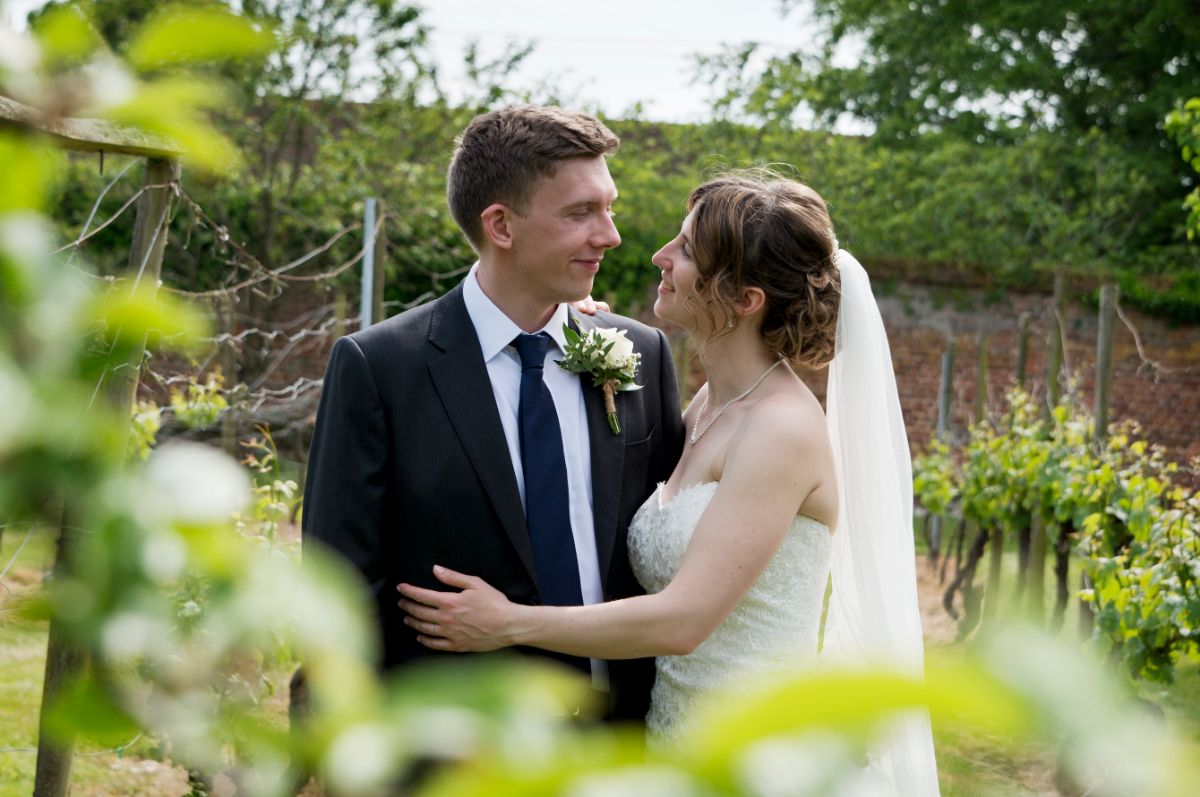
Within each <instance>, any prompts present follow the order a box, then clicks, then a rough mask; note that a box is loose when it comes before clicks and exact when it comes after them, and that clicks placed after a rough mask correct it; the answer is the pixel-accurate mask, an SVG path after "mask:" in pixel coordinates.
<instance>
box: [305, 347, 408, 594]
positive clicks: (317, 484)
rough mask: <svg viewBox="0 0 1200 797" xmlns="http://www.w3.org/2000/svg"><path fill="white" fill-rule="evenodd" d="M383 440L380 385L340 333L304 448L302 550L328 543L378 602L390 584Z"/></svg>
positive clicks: (385, 442) (359, 351)
mask: <svg viewBox="0 0 1200 797" xmlns="http://www.w3.org/2000/svg"><path fill="white" fill-rule="evenodd" d="M387 441H388V434H387V424H386V422H385V421H384V416H383V407H382V405H381V404H380V400H379V391H378V389H377V388H376V386H375V381H374V379H373V378H372V376H371V371H370V368H369V367H368V365H367V361H366V358H365V357H364V356H363V352H362V349H360V348H359V346H358V344H357V343H356V342H355V341H354V340H352V339H351V338H341V339H340V340H338V341H337V343H335V344H334V347H333V351H332V352H331V353H330V355H329V365H328V366H327V367H326V369H325V382H324V385H323V388H322V392H321V403H320V405H319V406H318V408H317V422H316V428H315V430H314V432H313V441H312V446H311V448H310V449H309V454H308V477H307V479H306V480H305V487H304V511H303V521H302V535H303V536H302V541H303V550H305V551H309V550H311V549H313V548H314V547H317V546H320V547H324V548H332V549H333V550H334V551H336V552H337V553H338V554H340V555H341V556H342V557H344V558H345V559H347V560H348V561H349V562H350V563H351V564H352V565H353V566H354V567H355V568H356V569H357V570H358V571H359V572H360V573H362V575H363V578H364V579H365V580H366V581H367V583H368V585H369V587H370V589H371V592H372V593H373V595H374V597H375V600H376V601H377V602H378V601H379V600H381V598H382V597H383V593H384V592H386V587H387V584H386V575H385V570H384V557H383V556H382V552H381V533H380V528H381V524H382V519H383V502H384V491H385V487H386V471H387V467H388V447H387Z"/></svg>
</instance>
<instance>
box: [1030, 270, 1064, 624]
mask: <svg viewBox="0 0 1200 797" xmlns="http://www.w3.org/2000/svg"><path fill="white" fill-rule="evenodd" d="M1066 301H1067V299H1066V275H1065V274H1064V273H1063V272H1061V271H1060V272H1058V273H1057V274H1055V275H1054V298H1053V300H1052V303H1051V312H1050V331H1049V332H1048V333H1047V336H1046V348H1047V349H1048V355H1047V357H1046V400H1045V403H1044V404H1043V405H1042V412H1041V418H1042V423H1043V424H1044V425H1046V427H1047V428H1048V427H1049V424H1050V423H1052V421H1053V418H1052V414H1053V412H1054V407H1056V406H1057V405H1058V399H1059V396H1060V395H1062V385H1061V383H1060V382H1059V371H1061V370H1062V362H1063V346H1064V345H1065V341H1064V340H1063V339H1062V327H1063V319H1064V318H1065V316H1066ZM1046 547H1047V539H1046V523H1045V519H1044V518H1043V516H1042V512H1041V510H1040V509H1039V508H1037V507H1034V510H1033V517H1031V518H1030V535H1029V567H1028V569H1027V571H1026V574H1025V578H1026V595H1027V598H1028V608H1029V614H1030V615H1031V617H1032V618H1033V620H1034V622H1036V623H1038V624H1039V625H1040V624H1041V623H1043V622H1045V619H1046V614H1045V613H1046Z"/></svg>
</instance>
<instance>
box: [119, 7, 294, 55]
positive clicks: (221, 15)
mask: <svg viewBox="0 0 1200 797" xmlns="http://www.w3.org/2000/svg"><path fill="white" fill-rule="evenodd" d="M274 46H275V37H274V35H273V34H271V33H268V32H266V31H264V30H262V29H261V28H259V27H256V26H255V25H253V24H251V23H250V22H249V21H248V20H245V19H243V18H241V17H238V16H237V15H235V14H232V13H230V12H229V11H226V10H224V9H219V8H187V7H182V6H173V7H170V8H167V9H165V10H163V11H161V12H159V13H158V14H157V15H155V16H154V17H153V18H152V19H151V20H150V21H149V22H147V23H146V24H145V25H144V26H142V28H141V30H139V31H138V32H137V34H136V35H135V36H134V38H133V41H132V42H131V43H130V45H129V49H128V51H127V55H128V57H129V60H130V61H131V62H132V63H133V64H134V66H136V67H138V68H139V69H154V68H156V67H161V66H167V65H171V64H183V63H193V62H201V61H217V60H223V59H226V58H245V57H250V56H258V55H265V54H266V53H268V52H270V51H271V49H272V48H273V47H274Z"/></svg>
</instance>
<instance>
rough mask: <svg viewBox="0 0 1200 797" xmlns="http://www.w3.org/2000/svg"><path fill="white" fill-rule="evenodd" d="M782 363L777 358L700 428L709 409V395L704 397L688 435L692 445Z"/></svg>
mask: <svg viewBox="0 0 1200 797" xmlns="http://www.w3.org/2000/svg"><path fill="white" fill-rule="evenodd" d="M782 363H783V360H776V361H775V362H774V363H772V364H771V367H770V368H768V369H767V370H765V371H763V374H762V376H760V377H759V378H758V379H756V380H755V382H754V384H753V385H751V386H750V387H748V388H747V389H746V390H745V391H743V392H742V393H740V394H738V395H736V396H734V397H733V398H731V399H730V400H729V401H726V402H725V403H724V404H722V405H721V409H719V410H717V412H716V414H714V415H713V416H712V417H711V418H709V419H708V423H706V424H704V428H703V429H701V428H700V416H701V415H703V414H704V411H705V410H706V409H708V396H707V395H706V396H705V397H704V403H703V404H701V405H700V411H699V412H697V413H696V420H695V421H694V422H693V423H692V434H691V436H689V437H688V439H689V440H690V441H691V443H692V445H696V441H697V440H699V439H700V438H701V437H704V435H705V433H706V432H708V430H709V429H711V428H712V425H713V424H714V423H716V422H717V419H718V418H720V417H721V416H722V415H724V414H725V410H727V409H729V408H730V407H732V406H733V405H734V404H737V403H738V402H739V401H741V400H742V399H744V398H745V397H746V396H749V395H750V394H751V393H753V392H754V389H755V388H757V387H758V386H759V385H761V384H762V383H763V380H764V379H766V378H767V377H768V376H769V375H770V374H771V372H772V371H774V370H775V369H776V368H778V367H779V366H780V365H781V364H782Z"/></svg>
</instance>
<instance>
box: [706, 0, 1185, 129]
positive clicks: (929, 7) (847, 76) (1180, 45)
mask: <svg viewBox="0 0 1200 797" xmlns="http://www.w3.org/2000/svg"><path fill="white" fill-rule="evenodd" d="M800 4H801V3H800V0H784V2H783V4H782V5H783V9H784V11H785V13H786V12H790V11H792V10H793V9H794V8H795V7H797V6H799V5H800ZM812 6H813V12H814V15H815V17H816V19H817V20H818V21H820V22H821V23H823V25H824V27H825V31H826V39H825V41H824V42H823V44H822V46H820V47H817V48H814V49H813V50H812V51H811V52H809V51H805V50H797V51H795V52H791V53H787V54H784V55H781V56H776V57H773V58H770V59H769V60H768V62H767V65H766V67H765V69H763V70H762V71H761V73H760V74H759V75H758V78H759V80H758V83H759V88H758V91H757V92H754V93H752V94H751V95H750V96H749V97H748V98H747V100H746V106H747V110H749V111H750V112H752V113H755V114H759V115H762V116H764V117H767V118H775V119H788V118H790V117H791V115H792V114H793V113H794V112H795V110H796V109H797V107H799V106H800V105H801V104H803V105H806V106H808V107H809V108H811V109H812V110H813V111H814V112H815V113H816V114H817V115H818V117H819V118H821V119H823V120H824V121H826V122H832V121H833V120H835V119H836V118H837V116H838V115H839V114H843V113H849V114H851V115H853V116H854V117H856V118H858V119H862V120H866V121H869V122H872V123H874V124H875V125H876V126H877V129H878V135H879V136H881V137H882V138H887V139H907V138H911V137H913V136H914V135H919V134H921V133H923V132H930V131H947V132H952V133H955V134H956V135H959V136H962V137H965V138H969V139H976V140H995V139H1001V140H1007V139H1008V138H1010V137H1011V136H1013V135H1020V134H1023V133H1025V132H1027V131H1036V130H1039V129H1049V130H1064V131H1070V132H1074V133H1082V132H1086V131H1088V130H1091V129H1093V128H1095V129H1099V130H1101V131H1102V132H1105V133H1110V132H1111V133H1118V134H1121V135H1123V136H1126V137H1128V138H1130V139H1132V140H1138V141H1146V140H1147V139H1150V138H1153V137H1154V131H1155V129H1156V127H1157V126H1158V124H1159V122H1160V120H1161V119H1162V118H1163V116H1165V114H1166V113H1167V111H1168V110H1169V109H1170V107H1171V105H1172V104H1173V103H1174V101H1175V98H1176V97H1179V96H1183V95H1184V94H1185V92H1188V91H1190V90H1191V89H1192V88H1193V87H1194V85H1195V69H1196V67H1197V65H1200V20H1198V18H1197V16H1196V13H1195V7H1194V4H1193V3H1191V2H1190V0H1151V2H1130V0H1060V2H1056V3H1052V4H1049V5H1048V4H1046V3H1040V2H1030V1H1029V0H1019V1H1018V2H1006V3H988V2H978V1H977V0H930V1H929V2H922V3H914V2H909V0H812ZM854 41H861V43H862V47H863V56H862V58H861V60H860V62H859V63H858V64H856V65H854V66H849V67H845V66H837V65H835V63H834V52H835V49H836V48H837V47H838V46H839V45H840V44H842V43H843V42H854ZM743 52H747V51H743ZM737 54H738V53H737V51H734V52H731V53H726V57H725V59H724V61H723V64H724V65H725V66H726V67H728V66H731V65H736V64H737V63H738V61H737V59H736V58H734V56H736V55H737ZM749 63H751V61H750V60H749V59H748V58H746V59H744V64H749ZM714 65H716V64H714ZM726 72H728V70H727V69H726Z"/></svg>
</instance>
